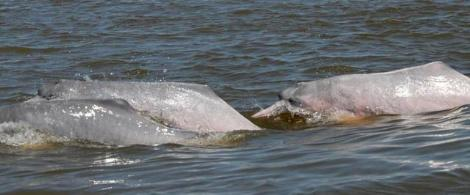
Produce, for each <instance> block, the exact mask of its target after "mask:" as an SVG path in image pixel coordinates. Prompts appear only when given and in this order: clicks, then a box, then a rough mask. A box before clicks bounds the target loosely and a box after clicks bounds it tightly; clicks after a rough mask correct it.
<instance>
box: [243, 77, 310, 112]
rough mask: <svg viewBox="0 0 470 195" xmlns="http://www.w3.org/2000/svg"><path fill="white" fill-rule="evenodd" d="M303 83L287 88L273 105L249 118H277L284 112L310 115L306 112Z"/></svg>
mask: <svg viewBox="0 0 470 195" xmlns="http://www.w3.org/2000/svg"><path fill="white" fill-rule="evenodd" d="M305 87H306V86H305V83H297V85H296V86H292V87H289V88H287V89H285V90H283V91H282V92H281V93H279V95H278V97H279V101H277V102H275V103H274V104H273V105H271V106H269V107H268V108H265V109H263V110H261V111H259V112H257V113H255V114H254V115H252V116H251V117H253V118H260V117H271V116H277V115H279V114H281V113H284V112H291V113H294V114H300V115H304V114H306V113H311V111H310V110H308V108H309V106H308V102H307V101H305V100H307V97H306V96H305V95H304V94H305V93H304V92H305Z"/></svg>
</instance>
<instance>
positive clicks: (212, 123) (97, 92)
mask: <svg viewBox="0 0 470 195" xmlns="http://www.w3.org/2000/svg"><path fill="white" fill-rule="evenodd" d="M38 95H39V96H41V97H44V98H47V99H115V98H119V99H124V100H126V101H128V102H129V104H130V105H131V106H132V107H134V108H135V109H137V110H139V111H146V112H148V114H149V115H151V116H152V117H153V118H154V119H156V120H158V121H160V122H162V123H163V124H165V125H167V126H171V127H175V128H180V129H184V130H191V131H198V132H211V131H217V132H227V131H233V130H259V129H260V128H259V127H258V126H256V125H254V124H253V123H251V122H250V121H249V120H248V119H246V118H245V117H243V116H242V115H241V114H240V113H238V112H237V111H236V110H235V109H233V108H232V107H231V106H230V105H229V104H227V103H226V102H225V101H224V100H222V99H221V98H220V97H219V96H217V95H216V94H215V93H214V91H212V90H211V89H210V88H209V87H208V86H206V85H200V84H190V83H179V82H125V81H74V80H60V81H58V82H54V83H53V82H49V83H45V84H44V85H43V86H42V87H41V88H40V89H39V91H38Z"/></svg>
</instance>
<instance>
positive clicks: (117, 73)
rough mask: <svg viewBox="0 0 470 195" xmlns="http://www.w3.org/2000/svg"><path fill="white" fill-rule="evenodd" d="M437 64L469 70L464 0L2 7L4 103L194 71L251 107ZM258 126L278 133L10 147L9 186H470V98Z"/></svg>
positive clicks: (258, 190) (0, 189) (192, 76)
mask: <svg viewBox="0 0 470 195" xmlns="http://www.w3.org/2000/svg"><path fill="white" fill-rule="evenodd" d="M438 60H439V61H443V62H445V63H447V64H449V65H451V66H452V67H453V68H455V69H456V70H458V71H460V72H462V73H464V74H470V64H469V62H470V3H469V2H468V1H450V0H449V1H445V0H442V1H395V0H392V1H370V2H366V1H360V2H359V1H303V0H294V1H277V0H273V1H251V0H241V1H228V0H224V1H193V0H189V1H138V0H135V1H131V0H129V1H125V0H121V1H85V0H81V1H69V0H50V1H46V0H38V1H22V0H19V1H17V0H3V1H1V2H0V105H10V104H14V103H18V102H21V101H24V100H26V99H29V98H31V97H32V96H34V95H35V94H36V91H37V89H38V87H39V85H40V84H41V83H42V82H44V81H48V80H55V79H60V78H66V79H83V78H87V79H96V80H134V81H182V82H193V83H202V84H207V85H209V86H210V87H211V88H213V89H214V91H215V92H216V93H217V94H218V95H220V96H221V97H222V98H223V99H224V100H226V101H227V102H228V103H229V104H230V105H232V106H233V107H234V108H236V109H237V110H238V111H240V112H242V113H243V114H244V115H245V116H249V115H250V114H252V113H254V112H256V111H258V110H259V109H260V108H261V107H266V106H268V105H270V104H271V103H273V102H274V101H276V100H277V94H278V93H279V92H280V91H281V90H282V89H284V88H286V87H288V86H290V85H292V84H294V83H296V82H300V81H310V80H315V79H319V78H325V77H330V76H334V75H341V74H349V73H369V72H382V71H389V70H394V69H399V68H404V67H409V66H414V65H420V64H424V63H428V62H431V61H438ZM254 122H255V123H257V124H258V125H260V126H262V127H264V128H266V129H267V130H265V131H262V132H261V133H256V134H251V133H242V132H241V133H235V134H234V135H228V138H227V140H225V143H222V144H221V143H220V142H218V143H214V144H209V145H207V146H197V147H195V146H184V145H172V144H170V145H161V146H132V147H124V148H113V147H99V146H89V145H86V144H72V143H60V144H55V145H52V146H48V147H44V148H33V149H32V148H28V147H18V146H14V145H15V144H14V143H13V144H12V143H11V142H8V143H6V142H5V143H3V144H0V193H28V192H29V193H36V194H51V193H58V194H63V193H103V194H109V193H122V194H136V193H142V194H148V193H154V194H187V193H197V194H207V193H209V194H212V193H214V194H267V193H269V194H288V193H292V194H303V193H305V194H311V193H319V194H323V193H327V194H328V193H331V194H368V193H370V194H377V193H385V194H397V193H427V194H429V193H431V194H441V193H462V194H463V193H465V192H467V193H468V192H469V191H470V107H467V106H464V107H461V108H456V109H453V110H450V111H444V112H437V113H431V114H423V115H417V116H386V117H379V118H377V119H375V120H374V121H372V122H370V123H367V124H351V125H339V124H328V125H308V124H301V122H299V120H294V119H292V118H290V119H289V117H280V118H277V119H273V120H271V121H266V120H258V121H254ZM4 125H5V124H4ZM2 136H3V137H0V138H2V139H0V140H5V139H6V137H5V136H7V134H2ZM22 139H23V140H24V139H35V138H34V137H31V135H29V134H23V135H17V137H16V138H15V140H17V141H18V140H22ZM9 141H12V140H9ZM13 141H14V140H13Z"/></svg>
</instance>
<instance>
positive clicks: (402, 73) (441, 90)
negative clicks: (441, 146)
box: [253, 62, 470, 120]
mask: <svg viewBox="0 0 470 195" xmlns="http://www.w3.org/2000/svg"><path fill="white" fill-rule="evenodd" d="M279 98H280V100H279V101H278V102H276V103H274V104H273V105H272V106H270V107H268V108H266V109H263V110H261V111H259V112H258V113H256V114H254V115H253V117H255V118H256V117H268V116H276V115H278V114H280V113H283V112H291V113H294V114H299V115H305V116H311V115H315V114H320V115H321V116H326V117H328V118H329V119H334V120H335V119H338V120H340V119H342V118H344V119H347V118H349V117H364V116H371V115H383V114H391V115H398V114H405V115H408V114H418V113H426V112H431V111H441V110H447V109H451V108H455V107H458V106H462V105H465V104H469V103H470V79H469V78H468V77H467V76H465V75H463V74H461V73H459V72H457V71H456V70H454V69H452V68H451V67H449V66H448V65H446V64H444V63H442V62H432V63H428V64H424V65H420V66H415V67H410V68H404V69H400V70H395V71H390V72H383V73H371V74H350V75H341V76H335V77H331V78H326V79H320V80H316V81H310V82H302V83H298V84H297V85H296V86H293V87H290V88H287V89H285V90H284V91H282V92H281V93H280V95H279Z"/></svg>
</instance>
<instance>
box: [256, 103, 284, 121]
mask: <svg viewBox="0 0 470 195" xmlns="http://www.w3.org/2000/svg"><path fill="white" fill-rule="evenodd" d="M286 111H287V107H286V101H284V100H280V101H277V102H276V103H274V104H273V105H271V106H269V107H267V108H265V109H263V110H261V111H259V112H257V113H255V114H253V115H251V117H253V118H261V117H270V116H276V115H278V114H281V113H283V112H286Z"/></svg>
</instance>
